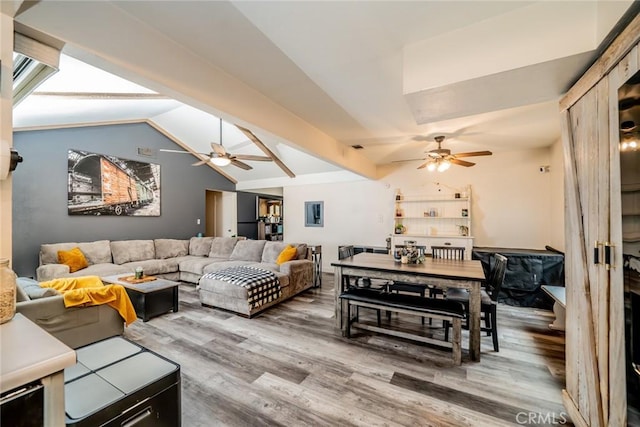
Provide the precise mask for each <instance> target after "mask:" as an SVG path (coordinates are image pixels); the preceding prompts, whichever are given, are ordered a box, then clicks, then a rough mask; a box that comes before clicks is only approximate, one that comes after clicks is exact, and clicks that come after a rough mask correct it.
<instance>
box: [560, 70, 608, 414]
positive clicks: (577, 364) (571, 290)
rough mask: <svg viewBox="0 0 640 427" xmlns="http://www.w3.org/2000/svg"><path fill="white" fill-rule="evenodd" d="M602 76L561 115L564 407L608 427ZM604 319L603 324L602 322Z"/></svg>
mask: <svg viewBox="0 0 640 427" xmlns="http://www.w3.org/2000/svg"><path fill="white" fill-rule="evenodd" d="M608 114H609V104H608V86H607V81H606V79H605V80H603V81H601V82H600V83H599V84H598V85H597V86H596V87H594V88H593V89H591V90H590V91H589V92H587V93H586V94H585V95H584V96H583V97H582V98H581V99H580V100H579V101H577V102H576V103H575V104H574V105H573V106H572V107H571V108H570V110H569V111H565V112H564V114H563V121H562V125H563V142H564V145H563V147H564V155H565V198H566V214H565V217H566V218H565V241H566V242H567V243H566V247H567V251H566V259H565V262H566V287H567V331H566V352H567V359H566V393H565V394H564V400H565V406H566V407H567V408H568V409H569V412H570V415H571V417H572V418H575V419H577V418H582V420H581V421H582V422H580V421H578V422H577V423H576V424H579V425H580V424H584V425H590V426H604V425H607V421H606V417H607V414H608V400H609V393H608V388H609V384H608V369H609V354H608V350H609V344H608V325H609V322H608V315H609V312H608V293H609V290H608V272H607V270H606V269H605V268H604V264H603V260H604V258H603V257H604V246H605V243H606V242H608V241H609V221H608V219H609V128H608V120H609V117H608ZM603 318H605V321H602V319H603Z"/></svg>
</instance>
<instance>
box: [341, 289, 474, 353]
mask: <svg viewBox="0 0 640 427" xmlns="http://www.w3.org/2000/svg"><path fill="white" fill-rule="evenodd" d="M340 299H341V300H342V301H346V302H347V307H346V308H347V310H346V314H347V320H346V321H343V322H342V328H343V331H342V332H343V335H344V336H346V337H347V338H351V327H352V326H353V327H355V328H358V329H365V330H369V331H373V332H378V333H382V334H387V335H393V336H397V337H400V338H406V339H411V340H414V341H420V342H424V343H428V344H434V345H437V346H440V347H445V348H450V349H451V352H452V359H453V363H454V364H456V365H459V364H460V363H461V362H462V350H461V337H462V319H465V318H466V311H465V307H464V304H462V303H460V302H456V301H447V300H444V299H432V298H422V297H419V296H415V295H404V294H396V293H388V292H380V291H375V290H372V289H349V290H348V291H345V292H343V293H342V294H341V295H340ZM351 306H354V307H366V308H371V309H374V310H387V311H391V312H396V313H403V314H411V315H415V316H420V317H423V316H424V317H433V318H435V319H441V320H442V321H443V322H444V324H445V338H444V340H438V339H435V338H429V337H425V336H422V335H417V334H412V333H409V332H404V331H398V330H395V329H390V328H384V327H382V325H381V323H380V317H379V316H378V325H377V326H374V325H370V324H364V323H360V322H358V319H357V316H356V317H355V318H352V317H351ZM448 324H451V326H452V331H453V334H452V337H451V342H449V337H448V335H449V328H448Z"/></svg>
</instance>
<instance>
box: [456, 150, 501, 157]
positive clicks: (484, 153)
mask: <svg viewBox="0 0 640 427" xmlns="http://www.w3.org/2000/svg"><path fill="white" fill-rule="evenodd" d="M492 154H493V153H492V152H491V151H472V152H469V153H455V154H454V156H455V157H476V156H490V155H492Z"/></svg>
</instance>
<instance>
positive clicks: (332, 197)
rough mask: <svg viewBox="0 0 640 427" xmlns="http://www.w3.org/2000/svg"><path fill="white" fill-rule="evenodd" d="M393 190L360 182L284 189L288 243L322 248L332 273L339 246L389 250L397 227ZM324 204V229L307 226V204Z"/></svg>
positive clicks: (324, 262)
mask: <svg viewBox="0 0 640 427" xmlns="http://www.w3.org/2000/svg"><path fill="white" fill-rule="evenodd" d="M393 197H394V192H393V187H391V188H387V187H386V186H385V184H384V183H383V182H381V181H369V180H360V181H353V182H340V183H335V184H316V185H304V186H290V187H285V188H284V203H285V215H284V240H285V241H287V242H306V243H308V244H311V245H322V252H323V264H324V265H323V268H324V269H325V270H326V271H330V270H329V269H331V262H332V261H335V260H336V259H338V246H340V245H345V244H360V245H372V246H385V245H386V241H385V239H386V237H387V236H388V235H389V233H390V231H391V230H392V227H393ZM311 201H323V202H324V227H305V226H304V202H311Z"/></svg>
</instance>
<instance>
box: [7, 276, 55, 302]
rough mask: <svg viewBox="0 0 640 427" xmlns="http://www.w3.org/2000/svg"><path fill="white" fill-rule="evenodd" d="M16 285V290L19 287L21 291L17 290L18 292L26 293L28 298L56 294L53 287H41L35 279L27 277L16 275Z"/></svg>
mask: <svg viewBox="0 0 640 427" xmlns="http://www.w3.org/2000/svg"><path fill="white" fill-rule="evenodd" d="M16 285H18V286H17V289H16V291H18V289H19V290H20V291H22V292H20V291H18V293H19V294H20V293H24V294H26V295H27V296H28V297H29V298H28V299H38V298H46V297H52V296H55V295H58V291H56V290H55V289H51V288H41V287H40V284H39V283H38V282H37V281H35V280H33V279H29V278H28V277H18V278H17V279H16Z"/></svg>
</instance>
